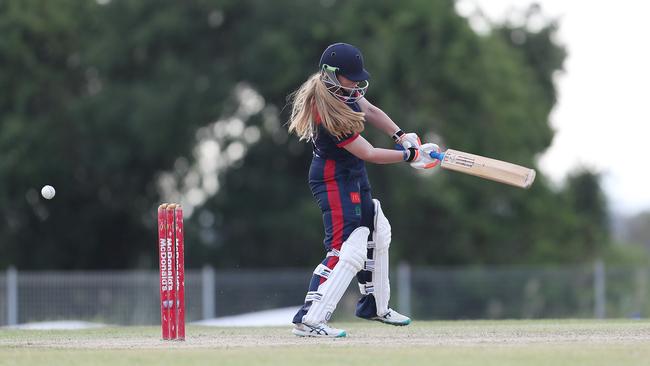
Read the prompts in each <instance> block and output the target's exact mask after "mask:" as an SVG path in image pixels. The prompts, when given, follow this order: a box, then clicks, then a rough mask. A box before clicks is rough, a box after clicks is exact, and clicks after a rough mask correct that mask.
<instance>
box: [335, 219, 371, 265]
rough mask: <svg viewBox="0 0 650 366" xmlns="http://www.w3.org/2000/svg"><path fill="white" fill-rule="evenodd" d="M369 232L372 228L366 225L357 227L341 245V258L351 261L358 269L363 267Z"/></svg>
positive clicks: (341, 259)
mask: <svg viewBox="0 0 650 366" xmlns="http://www.w3.org/2000/svg"><path fill="white" fill-rule="evenodd" d="M369 234H370V229H368V228H367V227H365V226H360V227H358V228H356V229H355V230H354V231H353V232H352V233H351V234H350V236H348V239H347V240H346V241H345V242H344V243H343V245H342V246H341V252H340V254H339V260H340V261H344V262H347V263H349V264H350V265H351V266H352V267H354V269H355V270H356V271H360V270H361V269H363V266H364V263H365V261H366V253H367V245H368V235H369Z"/></svg>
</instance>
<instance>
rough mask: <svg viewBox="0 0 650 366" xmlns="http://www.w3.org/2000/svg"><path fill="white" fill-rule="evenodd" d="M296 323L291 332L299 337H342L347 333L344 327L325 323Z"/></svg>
mask: <svg viewBox="0 0 650 366" xmlns="http://www.w3.org/2000/svg"><path fill="white" fill-rule="evenodd" d="M294 325H295V326H294V328H293V329H292V330H291V333H293V334H295V335H297V336H298V337H319V338H340V337H345V336H346V335H347V334H346V333H345V331H344V330H343V329H336V328H332V327H330V326H329V325H327V324H325V323H320V324H317V325H310V324H305V323H299V324H294Z"/></svg>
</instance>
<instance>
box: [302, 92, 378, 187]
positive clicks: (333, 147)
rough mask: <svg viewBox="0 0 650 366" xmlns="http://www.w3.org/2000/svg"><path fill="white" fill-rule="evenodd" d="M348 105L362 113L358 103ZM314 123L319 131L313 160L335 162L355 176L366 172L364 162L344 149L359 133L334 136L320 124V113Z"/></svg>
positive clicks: (313, 142) (314, 146)
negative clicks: (363, 171) (340, 136)
mask: <svg viewBox="0 0 650 366" xmlns="http://www.w3.org/2000/svg"><path fill="white" fill-rule="evenodd" d="M346 105H347V106H349V107H350V108H351V109H352V110H353V111H355V112H361V107H360V106H359V104H358V103H346ZM314 122H316V125H317V130H316V133H315V136H313V139H312V146H313V149H314V159H313V160H318V159H323V160H334V161H336V163H337V165H339V166H341V167H345V168H347V169H349V170H350V173H351V174H354V175H358V174H360V173H361V171H362V170H365V164H364V162H363V160H361V159H359V158H357V157H356V156H354V155H353V154H351V153H350V152H348V151H347V150H346V149H345V148H344V147H345V145H347V144H349V143H351V142H353V141H354V140H356V138H357V137H359V134H358V133H353V134H350V135H346V136H343V137H342V138H337V137H335V136H333V135H332V134H330V133H329V132H328V131H327V129H325V127H324V126H323V125H322V124H321V123H320V122H321V119H320V116H319V115H318V112H315V115H314ZM314 162H315V161H314ZM312 164H313V163H312ZM319 165H320V164H319ZM337 175H338V174H337ZM311 180H312V176H311V174H310V181H311Z"/></svg>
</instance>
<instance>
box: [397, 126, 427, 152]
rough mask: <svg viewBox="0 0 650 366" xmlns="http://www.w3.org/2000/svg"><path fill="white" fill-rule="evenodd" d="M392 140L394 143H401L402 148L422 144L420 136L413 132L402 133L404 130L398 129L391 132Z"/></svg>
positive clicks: (405, 148)
mask: <svg viewBox="0 0 650 366" xmlns="http://www.w3.org/2000/svg"><path fill="white" fill-rule="evenodd" d="M393 140H395V143H397V144H400V145H402V147H403V148H404V150H407V149H408V148H409V147H415V148H417V147H419V146H420V145H422V142H421V141H420V137H419V136H418V135H417V134H416V133H414V132H409V133H404V131H402V130H399V131H397V132H395V133H394V134H393Z"/></svg>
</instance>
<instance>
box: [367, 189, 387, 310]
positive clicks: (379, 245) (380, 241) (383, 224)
mask: <svg viewBox="0 0 650 366" xmlns="http://www.w3.org/2000/svg"><path fill="white" fill-rule="evenodd" d="M372 201H373V203H374V204H375V231H374V232H373V234H372V239H373V241H374V244H375V253H374V259H375V263H374V264H375V266H374V267H375V268H374V271H373V273H372V285H373V286H372V287H373V290H374V291H373V296H374V297H375V303H376V304H377V315H379V316H382V315H385V314H386V313H388V301H389V300H390V280H389V279H388V269H389V268H388V267H389V262H388V248H390V241H391V228H390V223H389V222H388V219H387V218H386V216H384V213H383V212H382V210H381V204H380V203H379V200H376V199H373V200H372Z"/></svg>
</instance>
